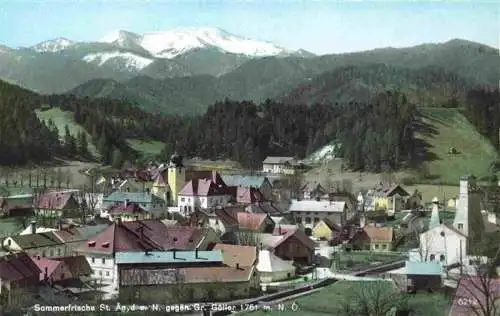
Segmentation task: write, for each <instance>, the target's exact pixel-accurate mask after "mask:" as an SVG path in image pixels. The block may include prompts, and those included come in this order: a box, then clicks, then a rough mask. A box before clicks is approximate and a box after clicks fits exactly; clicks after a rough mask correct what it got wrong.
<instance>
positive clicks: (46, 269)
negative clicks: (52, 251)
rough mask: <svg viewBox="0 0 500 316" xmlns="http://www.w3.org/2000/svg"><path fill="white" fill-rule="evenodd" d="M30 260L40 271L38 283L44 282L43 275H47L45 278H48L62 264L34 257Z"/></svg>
mask: <svg viewBox="0 0 500 316" xmlns="http://www.w3.org/2000/svg"><path fill="white" fill-rule="evenodd" d="M32 259H33V262H34V263H35V264H36V265H37V266H38V269H40V281H43V280H45V273H47V277H49V278H50V276H51V275H52V273H54V271H55V270H56V269H57V267H59V266H60V265H63V264H64V263H63V262H61V261H57V260H51V259H47V258H43V257H40V256H35V257H33V258H32Z"/></svg>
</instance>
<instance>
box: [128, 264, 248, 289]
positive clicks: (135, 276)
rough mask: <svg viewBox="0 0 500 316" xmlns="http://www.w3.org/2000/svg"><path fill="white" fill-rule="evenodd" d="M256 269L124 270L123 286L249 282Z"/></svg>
mask: <svg viewBox="0 0 500 316" xmlns="http://www.w3.org/2000/svg"><path fill="white" fill-rule="evenodd" d="M254 269H255V268H254V267H240V268H239V269H236V268H234V267H193V268H180V269H175V270H173V269H123V270H120V282H121V284H123V285H132V286H133V285H155V284H173V283H178V282H183V283H216V282H245V281H249V280H250V277H251V276H252V274H253V271H254Z"/></svg>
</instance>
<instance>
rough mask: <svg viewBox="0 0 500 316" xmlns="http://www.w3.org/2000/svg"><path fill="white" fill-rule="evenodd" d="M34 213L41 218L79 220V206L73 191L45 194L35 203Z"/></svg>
mask: <svg viewBox="0 0 500 316" xmlns="http://www.w3.org/2000/svg"><path fill="white" fill-rule="evenodd" d="M35 206H36V212H38V213H39V214H40V215H43V216H50V217H58V218H61V217H62V218H79V217H80V205H79V204H78V200H77V198H76V192H75V191H70V190H68V191H61V192H47V193H44V194H42V195H41V196H40V197H39V198H38V201H35Z"/></svg>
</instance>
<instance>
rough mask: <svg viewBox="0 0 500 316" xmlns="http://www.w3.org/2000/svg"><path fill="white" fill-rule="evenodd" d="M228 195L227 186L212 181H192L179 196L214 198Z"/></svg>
mask: <svg viewBox="0 0 500 316" xmlns="http://www.w3.org/2000/svg"><path fill="white" fill-rule="evenodd" d="M224 194H228V189H227V187H226V186H225V185H222V184H219V185H218V184H216V183H215V182H214V181H212V180H210V179H198V180H191V181H189V182H188V183H186V185H185V186H184V188H182V190H181V191H180V192H179V195H187V196H214V195H224Z"/></svg>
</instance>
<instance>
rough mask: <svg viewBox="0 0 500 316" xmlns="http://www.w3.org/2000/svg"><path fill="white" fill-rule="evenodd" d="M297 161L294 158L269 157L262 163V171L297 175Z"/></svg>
mask: <svg viewBox="0 0 500 316" xmlns="http://www.w3.org/2000/svg"><path fill="white" fill-rule="evenodd" d="M296 166H297V161H296V160H295V158H293V157H272V156H268V157H267V158H266V159H264V161H263V162H262V171H263V172H265V173H274V174H295V169H296Z"/></svg>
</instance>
